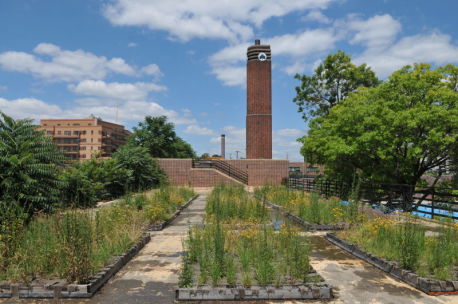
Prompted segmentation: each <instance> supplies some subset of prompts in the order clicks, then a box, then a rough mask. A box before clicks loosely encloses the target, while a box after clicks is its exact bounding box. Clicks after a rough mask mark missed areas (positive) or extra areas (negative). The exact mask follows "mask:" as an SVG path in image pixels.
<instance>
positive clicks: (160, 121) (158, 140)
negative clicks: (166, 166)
mask: <svg viewBox="0 0 458 304" xmlns="http://www.w3.org/2000/svg"><path fill="white" fill-rule="evenodd" d="M133 129H134V132H133V134H132V135H131V136H130V138H129V143H130V144H134V145H137V146H141V147H144V148H146V149H147V150H148V152H149V153H150V155H151V156H152V157H157V158H194V157H196V154H195V152H194V150H193V149H192V147H191V145H190V144H188V143H187V142H185V141H184V140H183V139H181V138H180V137H178V136H177V134H176V133H175V126H174V124H173V123H171V122H167V117H166V116H158V117H151V116H146V117H145V121H143V122H140V123H139V124H138V127H134V128H133Z"/></svg>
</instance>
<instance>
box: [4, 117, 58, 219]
mask: <svg viewBox="0 0 458 304" xmlns="http://www.w3.org/2000/svg"><path fill="white" fill-rule="evenodd" d="M63 160H64V156H63V154H62V153H61V152H60V151H59V150H58V149H56V147H55V145H54V144H53V143H52V140H51V138H50V137H48V136H45V135H44V133H43V132H40V131H37V130H36V127H35V126H34V125H33V123H32V120H30V119H20V120H14V119H12V118H11V117H9V116H7V115H6V114H4V113H2V112H0V181H1V183H0V200H3V201H5V202H18V203H19V205H20V206H21V207H22V209H23V210H24V212H26V214H27V215H28V217H29V218H30V217H31V216H32V215H33V214H34V213H35V212H50V211H52V210H53V209H54V207H55V205H56V204H57V202H58V201H59V196H60V191H59V189H60V183H59V180H58V178H57V176H58V170H59V169H58V166H59V165H61V164H62V163H63ZM0 220H1V219H0Z"/></svg>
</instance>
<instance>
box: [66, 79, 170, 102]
mask: <svg viewBox="0 0 458 304" xmlns="http://www.w3.org/2000/svg"><path fill="white" fill-rule="evenodd" d="M68 88H69V89H70V90H71V91H72V92H74V93H76V94H79V95H88V96H94V97H102V98H110V99H116V100H143V99H145V98H146V97H147V96H148V93H149V92H151V91H164V90H166V89H167V88H166V87H164V86H160V85H157V84H154V83H145V82H137V83H119V82H111V83H106V82H105V81H103V80H84V81H82V82H80V83H78V84H77V85H74V84H70V85H68Z"/></svg>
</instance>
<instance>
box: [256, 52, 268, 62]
mask: <svg viewBox="0 0 458 304" xmlns="http://www.w3.org/2000/svg"><path fill="white" fill-rule="evenodd" d="M258 59H259V61H266V60H267V55H266V53H263V52H261V53H259V54H258Z"/></svg>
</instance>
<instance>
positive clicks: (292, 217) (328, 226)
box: [265, 201, 350, 231]
mask: <svg viewBox="0 0 458 304" xmlns="http://www.w3.org/2000/svg"><path fill="white" fill-rule="evenodd" d="M265 203H266V205H268V206H270V207H271V208H272V209H275V210H278V211H280V212H282V213H283V215H284V216H286V217H287V218H289V219H290V220H292V221H293V222H295V223H297V224H299V225H302V226H304V227H305V228H307V229H308V230H321V231H323V230H343V229H346V228H349V227H350V225H348V224H345V223H342V224H314V223H310V222H307V221H304V220H303V219H301V218H300V217H298V216H296V215H294V214H291V213H290V212H288V211H285V208H283V207H282V206H279V205H276V204H273V203H271V202H267V201H266V202H265Z"/></svg>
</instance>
